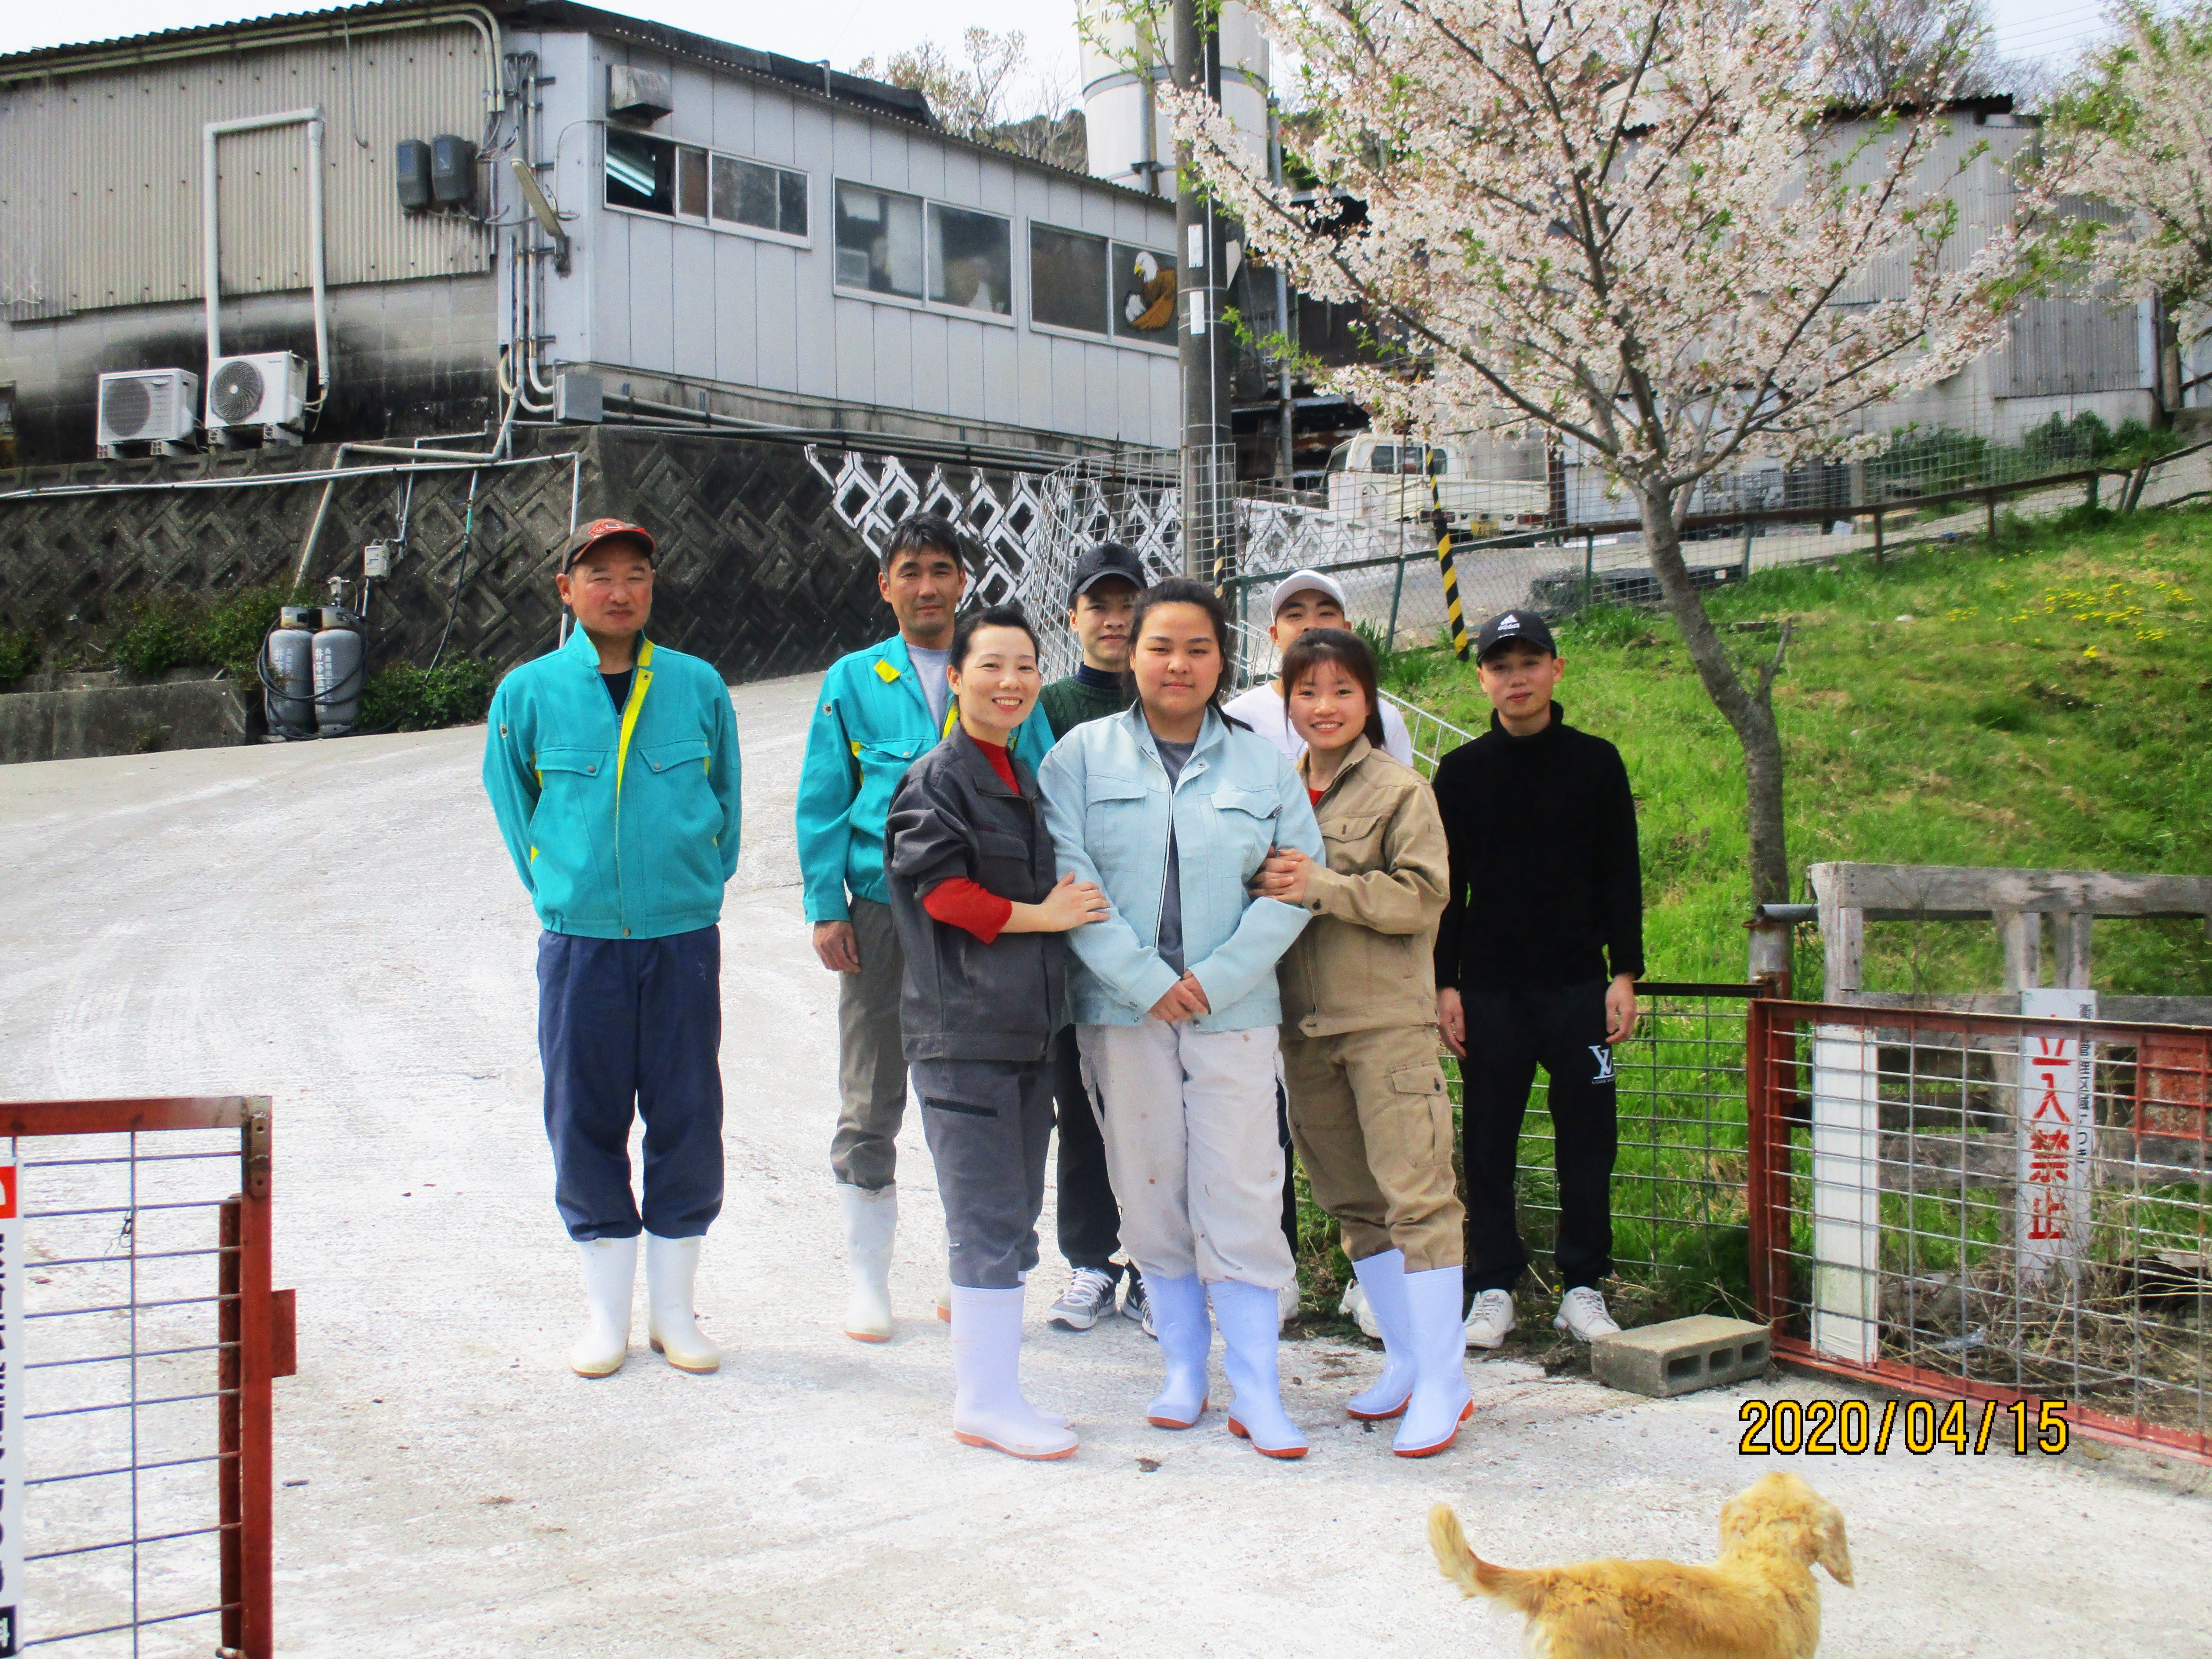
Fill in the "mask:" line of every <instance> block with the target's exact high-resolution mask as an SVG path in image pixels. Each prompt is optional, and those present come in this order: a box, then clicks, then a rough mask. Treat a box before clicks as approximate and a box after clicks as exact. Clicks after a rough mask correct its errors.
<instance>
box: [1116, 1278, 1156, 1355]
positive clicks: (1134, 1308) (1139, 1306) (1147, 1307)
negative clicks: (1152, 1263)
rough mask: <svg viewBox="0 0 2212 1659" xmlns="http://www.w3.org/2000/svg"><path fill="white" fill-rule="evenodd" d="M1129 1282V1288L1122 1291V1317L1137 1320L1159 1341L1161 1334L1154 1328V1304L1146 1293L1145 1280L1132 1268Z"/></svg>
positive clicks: (1142, 1327)
mask: <svg viewBox="0 0 2212 1659" xmlns="http://www.w3.org/2000/svg"><path fill="white" fill-rule="evenodd" d="M1127 1284H1128V1289H1127V1290H1125V1291H1122V1292H1121V1317H1122V1318H1124V1319H1133V1320H1135V1321H1136V1322H1137V1324H1138V1327H1139V1328H1140V1329H1141V1330H1143V1332H1144V1333H1145V1334H1146V1336H1149V1337H1151V1338H1152V1340H1154V1341H1156V1342H1157V1341H1158V1340H1159V1333H1158V1331H1156V1330H1154V1329H1153V1328H1152V1302H1151V1301H1150V1299H1149V1298H1147V1297H1146V1295H1145V1281H1144V1280H1143V1279H1139V1278H1138V1277H1137V1275H1136V1273H1135V1271H1134V1270H1133V1269H1132V1270H1131V1272H1130V1273H1129V1277H1128V1280H1127Z"/></svg>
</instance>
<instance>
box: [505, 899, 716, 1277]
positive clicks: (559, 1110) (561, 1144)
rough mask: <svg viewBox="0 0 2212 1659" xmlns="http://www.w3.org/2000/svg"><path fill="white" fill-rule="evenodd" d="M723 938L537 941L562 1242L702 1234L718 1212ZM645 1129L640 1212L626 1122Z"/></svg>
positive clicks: (705, 933)
mask: <svg viewBox="0 0 2212 1659" xmlns="http://www.w3.org/2000/svg"><path fill="white" fill-rule="evenodd" d="M721 980H722V935H721V931H720V929H719V928H715V927H702V928H698V929H696V931H694V932H692V933H677V934H673V935H671V936H670V937H669V938H666V939H581V938H579V937H577V936H576V935H574V934H571V933H543V934H540V935H539V936H538V1057H539V1058H540V1059H541V1060H543V1061H544V1066H545V1135H546V1139H549V1140H550V1141H551V1142H552V1143H553V1202H554V1205H555V1206H556V1208H558V1209H559V1211H560V1212H561V1219H562V1221H563V1222H564V1223H566V1224H567V1225H568V1237H571V1238H574V1239H577V1240H580V1241H581V1240H585V1239H593V1238H635V1237H637V1233H638V1229H639V1227H640V1225H642V1226H643V1227H644V1230H645V1231H647V1232H649V1233H652V1234H653V1235H655V1236H656V1237H661V1238H696V1237H699V1236H700V1235H702V1234H703V1233H704V1232H705V1231H707V1227H708V1223H710V1222H712V1221H713V1220H714V1218H715V1217H716V1216H717V1215H720V1213H721V1210H722V1072H721V1065H720V1060H719V1058H718V1054H719V1051H720V1048H721V1046H722V986H721ZM633 1107H635V1110H636V1112H637V1114H638V1115H640V1116H641V1117H642V1118H644V1120H645V1207H644V1212H643V1215H642V1216H641V1215H640V1213H639V1209H638V1205H637V1201H636V1200H635V1198H634V1197H632V1195H631V1194H630V1184H629V1126H630V1113H631V1110H632V1108H633Z"/></svg>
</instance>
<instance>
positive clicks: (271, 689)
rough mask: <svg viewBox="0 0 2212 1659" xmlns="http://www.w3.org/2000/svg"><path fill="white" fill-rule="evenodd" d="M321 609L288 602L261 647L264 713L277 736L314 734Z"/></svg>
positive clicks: (307, 735) (271, 729)
mask: <svg viewBox="0 0 2212 1659" xmlns="http://www.w3.org/2000/svg"><path fill="white" fill-rule="evenodd" d="M319 620H320V612H319V611H316V610H314V609H313V607H311V606H307V605H286V606H285V607H284V608H283V610H282V611H279V612H278V613H277V617H276V627H274V628H272V629H270V630H269V638H268V641H267V642H266V643H265V644H264V645H263V647H261V696H262V704H261V706H262V712H263V713H264V714H265V715H266V717H267V719H268V721H269V729H270V732H273V733H274V734H275V735H276V736H278V737H283V738H307V737H313V735H314V731H315V705H314V695H315V670H314V642H315V634H314V629H315V624H316V623H317V622H318V621H319Z"/></svg>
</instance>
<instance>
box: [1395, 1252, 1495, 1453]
mask: <svg viewBox="0 0 2212 1659" xmlns="http://www.w3.org/2000/svg"><path fill="white" fill-rule="evenodd" d="M1404 1284H1405V1292H1404V1294H1405V1297H1406V1323H1407V1327H1408V1328H1409V1330H1410V1334H1411V1335H1412V1339H1413V1364H1414V1367H1415V1377H1414V1382H1413V1398H1412V1399H1411V1400H1409V1401H1407V1402H1406V1418H1405V1420H1404V1421H1403V1422H1401V1424H1399V1425H1398V1437H1397V1438H1396V1439H1395V1440H1393V1441H1392V1442H1391V1443H1390V1449H1391V1450H1392V1451H1394V1452H1395V1453H1397V1454H1398V1455H1399V1456H1401V1457H1433V1456H1435V1455H1437V1453H1438V1452H1440V1451H1443V1449H1445V1448H1446V1447H1448V1446H1449V1445H1450V1444H1451V1443H1452V1442H1453V1441H1454V1440H1455V1439H1457V1438H1458V1437H1459V1425H1461V1424H1462V1423H1464V1422H1465V1421H1467V1419H1468V1418H1469V1417H1470V1416H1472V1415H1473V1414H1474V1395H1472V1394H1471V1393H1469V1392H1468V1386H1467V1333H1466V1332H1465V1331H1464V1330H1463V1329H1462V1328H1461V1326H1460V1322H1459V1298H1460V1290H1461V1285H1462V1274H1461V1273H1460V1270H1459V1268H1458V1267H1456V1266H1454V1267H1431V1268H1430V1269H1429V1270H1428V1271H1427V1272H1426V1273H1407V1275H1406V1277H1405V1279H1404Z"/></svg>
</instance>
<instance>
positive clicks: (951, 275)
mask: <svg viewBox="0 0 2212 1659" xmlns="http://www.w3.org/2000/svg"><path fill="white" fill-rule="evenodd" d="M1013 264H1014V255H1013V230H1012V226H1011V225H1010V224H1008V222H1006V220H1004V219H1001V218H1000V217H999V216H998V215H997V214H995V213H975V212H973V211H971V210H969V209H967V208H957V207H946V206H945V205H944V204H942V203H939V202H932V203H931V204H929V297H930V298H931V299H932V300H933V301H937V302H938V303H939V304H940V305H948V306H959V307H963V308H964V309H967V310H969V311H988V312H994V313H996V314H998V315H999V316H1001V317H1011V316H1012V315H1013V314H1014V273H1013Z"/></svg>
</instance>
